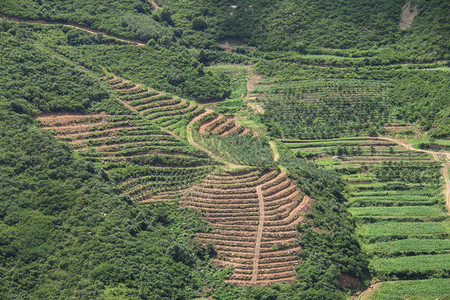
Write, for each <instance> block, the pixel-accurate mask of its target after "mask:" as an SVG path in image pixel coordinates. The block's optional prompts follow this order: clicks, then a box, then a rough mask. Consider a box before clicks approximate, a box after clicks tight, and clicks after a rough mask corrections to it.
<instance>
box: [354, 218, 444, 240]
mask: <svg viewBox="0 0 450 300" xmlns="http://www.w3.org/2000/svg"><path fill="white" fill-rule="evenodd" d="M358 231H359V232H360V233H361V234H362V235H365V236H366V237H369V238H370V237H380V236H400V237H407V236H411V237H414V236H424V235H436V234H449V233H450V225H449V222H377V223H372V224H366V225H362V226H361V227H360V228H359V229H358Z"/></svg>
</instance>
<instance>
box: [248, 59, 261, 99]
mask: <svg viewBox="0 0 450 300" xmlns="http://www.w3.org/2000/svg"><path fill="white" fill-rule="evenodd" d="M246 69H247V94H246V95H245V98H257V97H258V96H259V95H258V94H252V93H251V91H253V90H254V89H255V87H256V85H257V84H258V83H259V82H260V81H261V79H262V76H261V75H258V74H255V73H253V70H252V68H251V67H250V66H249V67H247V68H246Z"/></svg>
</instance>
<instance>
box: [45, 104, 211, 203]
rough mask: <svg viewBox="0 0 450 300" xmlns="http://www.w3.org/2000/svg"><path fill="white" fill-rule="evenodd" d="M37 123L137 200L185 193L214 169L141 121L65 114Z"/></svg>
mask: <svg viewBox="0 0 450 300" xmlns="http://www.w3.org/2000/svg"><path fill="white" fill-rule="evenodd" d="M37 118H38V120H39V121H41V123H42V124H43V128H44V129H48V130H50V131H51V132H53V134H54V135H55V136H56V138H57V139H59V140H62V141H65V142H68V143H69V144H70V145H71V146H72V147H73V148H74V149H75V150H76V151H77V152H78V153H79V154H80V155H82V156H84V157H86V158H87V159H88V160H91V161H93V162H99V163H101V166H102V168H103V169H105V170H106V171H107V172H108V174H109V175H110V176H112V178H113V179H114V180H116V181H117V183H118V186H119V188H120V190H121V191H122V192H123V193H124V194H125V195H129V196H131V197H132V198H133V199H134V200H137V201H144V202H146V201H152V200H154V199H156V198H154V197H153V196H155V194H157V193H161V192H169V191H177V190H183V189H185V188H187V187H188V186H190V185H191V184H193V183H195V182H197V181H200V180H201V179H202V178H203V177H205V176H206V175H207V174H208V173H209V172H211V171H212V169H213V168H214V163H213V162H212V161H211V160H210V159H209V158H208V156H207V155H206V153H204V152H202V151H200V150H198V149H195V148H193V147H191V146H190V145H188V144H186V143H185V142H183V141H181V140H180V139H178V138H176V137H175V136H173V135H171V134H169V133H166V132H164V131H161V130H160V129H159V128H158V127H157V126H155V125H153V124H152V123H150V122H149V121H147V120H145V119H143V118H142V117H140V116H135V115H114V116H111V115H106V114H105V113H96V114H90V115H83V114H69V113H67V114H43V115H39V116H38V117H37ZM167 196H169V195H167Z"/></svg>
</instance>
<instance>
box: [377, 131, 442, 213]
mask: <svg viewBox="0 0 450 300" xmlns="http://www.w3.org/2000/svg"><path fill="white" fill-rule="evenodd" d="M376 139H379V140H385V141H390V142H393V143H396V144H397V145H400V146H402V147H404V148H406V149H408V150H411V151H416V152H422V153H427V154H431V155H432V156H433V159H434V160H435V161H439V157H440V156H441V157H443V162H442V164H441V165H442V172H443V174H444V181H445V184H444V191H443V193H444V196H445V207H446V208H447V211H448V213H450V179H449V176H448V164H449V162H450V153H449V152H437V151H431V150H425V149H417V148H414V147H413V146H412V145H411V144H406V143H404V142H402V141H400V140H397V139H393V138H390V137H384V136H380V137H376Z"/></svg>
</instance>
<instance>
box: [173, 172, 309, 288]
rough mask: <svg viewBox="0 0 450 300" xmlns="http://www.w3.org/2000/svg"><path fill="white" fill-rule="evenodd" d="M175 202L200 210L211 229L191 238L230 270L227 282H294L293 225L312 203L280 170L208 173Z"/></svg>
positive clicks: (295, 250) (295, 246)
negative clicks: (213, 252)
mask: <svg viewBox="0 0 450 300" xmlns="http://www.w3.org/2000/svg"><path fill="white" fill-rule="evenodd" d="M180 204H181V205H182V206H187V207H192V208H195V209H199V210H201V211H203V213H204V217H205V219H206V220H207V221H208V223H209V224H210V225H211V226H212V228H213V231H212V232H204V233H199V234H198V235H197V238H198V239H199V240H200V241H202V242H203V243H212V244H214V246H215V248H216V249H217V252H218V256H217V259H216V261H217V263H219V264H221V265H225V266H230V267H232V268H233V269H234V273H233V276H232V277H231V278H229V279H228V282H230V283H236V284H269V283H272V282H277V281H293V280H295V266H296V265H297V264H299V263H300V260H299V258H298V253H299V250H300V248H299V246H298V240H297V239H298V232H297V230H296V225H297V224H298V223H299V222H301V221H302V220H303V216H304V215H305V214H306V213H307V212H308V211H309V210H310V208H311V204H312V201H311V199H310V198H309V197H307V196H304V195H303V193H302V191H301V190H299V188H298V187H296V186H295V185H294V184H293V183H292V182H291V181H290V180H289V179H288V177H287V174H286V172H285V171H280V170H277V169H270V170H267V171H260V170H258V169H244V170H241V171H239V172H238V173H237V172H234V173H232V172H223V173H217V174H210V175H208V177H206V178H205V179H204V180H203V181H202V183H201V184H199V185H197V186H195V187H194V188H192V189H191V190H190V191H189V193H188V196H187V197H185V199H184V200H181V201H180Z"/></svg>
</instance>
